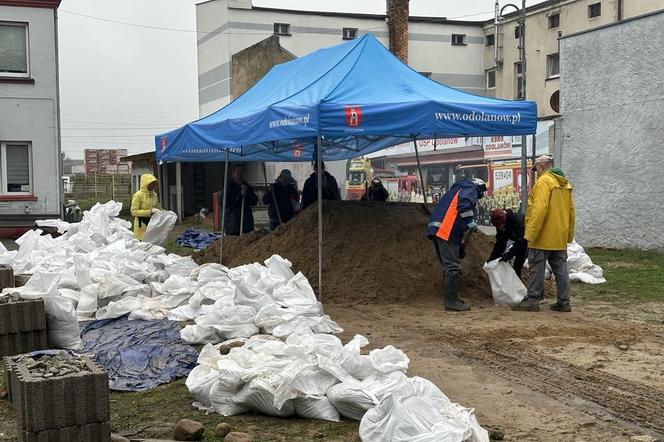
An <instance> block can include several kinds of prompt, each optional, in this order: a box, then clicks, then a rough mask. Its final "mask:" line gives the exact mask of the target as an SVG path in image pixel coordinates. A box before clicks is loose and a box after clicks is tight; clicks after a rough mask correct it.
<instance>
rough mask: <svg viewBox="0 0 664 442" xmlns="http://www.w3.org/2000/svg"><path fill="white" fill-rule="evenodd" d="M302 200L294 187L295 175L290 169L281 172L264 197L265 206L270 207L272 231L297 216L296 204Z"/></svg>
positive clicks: (268, 210) (268, 211) (269, 214)
mask: <svg viewBox="0 0 664 442" xmlns="http://www.w3.org/2000/svg"><path fill="white" fill-rule="evenodd" d="M299 200H300V194H299V193H298V192H297V187H296V186H295V185H294V181H293V175H292V174H291V171H290V170H288V169H284V170H282V171H281V173H280V174H279V176H278V177H277V179H276V180H275V182H274V183H273V184H270V187H269V189H268V191H267V192H265V194H264V195H263V204H266V205H267V206H268V209H267V213H268V216H269V217H270V231H272V230H274V229H276V228H277V226H278V225H280V224H281V223H287V222H288V221H290V220H291V219H293V216H294V215H295V208H294V206H295V204H294V203H296V202H298V201H299Z"/></svg>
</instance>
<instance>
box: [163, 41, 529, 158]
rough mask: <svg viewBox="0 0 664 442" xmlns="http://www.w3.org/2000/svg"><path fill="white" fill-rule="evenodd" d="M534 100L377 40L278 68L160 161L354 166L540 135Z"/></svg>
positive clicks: (182, 132)
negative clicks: (419, 60) (428, 145)
mask: <svg viewBox="0 0 664 442" xmlns="http://www.w3.org/2000/svg"><path fill="white" fill-rule="evenodd" d="M536 126H537V108H536V105H535V103H534V102H529V101H509V100H500V99H495V98H490V97H483V96H479V95H473V94H470V93H467V92H463V91H460V90H458V89H454V88H451V87H448V86H445V85H443V84H440V83H437V82H435V81H433V80H430V79H428V78H426V77H424V76H423V75H421V74H420V73H418V72H416V71H414V70H413V69H411V68H410V67H409V66H408V65H406V64H404V63H402V62H401V61H400V60H399V59H397V58H396V57H395V56H394V55H393V54H392V53H390V52H389V51H388V50H387V49H386V48H385V47H384V46H383V45H382V44H381V43H380V42H379V41H378V40H377V39H376V38H375V37H374V36H373V35H372V34H366V35H364V36H362V37H361V38H358V39H355V40H351V41H349V42H345V43H342V44H338V45H335V46H332V47H328V48H324V49H319V50H317V51H315V52H312V53H311V54H309V55H306V56H304V57H301V58H298V59H295V60H292V61H289V62H287V63H283V64H279V65H276V66H274V67H273V68H272V69H271V70H270V71H269V72H268V73H267V74H266V75H265V76H264V77H263V78H262V79H261V80H260V81H259V82H258V83H256V84H255V85H254V86H253V87H252V88H251V89H249V90H247V91H246V92H245V93H244V94H243V95H241V96H240V97H238V98H237V99H235V100H234V101H232V102H231V103H230V104H228V105H227V106H225V107H223V108H221V109H219V110H218V111H216V112H215V113H213V114H211V115H208V116H207V117H204V118H201V119H200V120H197V121H194V122H192V123H189V124H187V125H185V126H182V127H180V128H178V129H176V130H173V131H171V132H168V133H165V134H161V135H158V136H156V137H155V147H156V152H157V158H158V159H159V160H161V161H223V160H224V159H225V152H226V150H228V151H229V152H230V160H231V161H310V160H312V159H313V158H315V155H316V139H317V137H319V136H320V137H321V140H322V142H321V144H322V152H321V153H322V156H323V159H324V160H341V159H348V158H354V157H357V156H360V155H364V154H367V153H371V152H375V151H378V150H381V149H384V148H386V147H389V146H393V145H395V144H399V143H402V142H404V141H407V140H410V139H413V138H434V137H453V136H454V137H459V136H491V135H528V134H533V133H535V130H536Z"/></svg>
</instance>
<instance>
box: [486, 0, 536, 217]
mask: <svg viewBox="0 0 664 442" xmlns="http://www.w3.org/2000/svg"><path fill="white" fill-rule="evenodd" d="M508 7H512V8H514V9H515V10H516V11H517V12H518V13H519V18H517V20H516V22H517V24H518V26H519V63H520V70H521V78H522V80H521V89H520V90H519V89H518V85H519V80H518V79H517V98H516V99H517V100H525V99H526V0H522V1H521V8H519V7H518V6H516V5H515V4H513V3H509V4H507V5H505V6H503V7H502V8H501V9H500V14H499V19H502V18H503V17H504V16H503V11H504V10H505V8H508ZM494 44H497V42H494ZM527 204H528V146H527V142H526V135H522V136H521V213H526V206H527Z"/></svg>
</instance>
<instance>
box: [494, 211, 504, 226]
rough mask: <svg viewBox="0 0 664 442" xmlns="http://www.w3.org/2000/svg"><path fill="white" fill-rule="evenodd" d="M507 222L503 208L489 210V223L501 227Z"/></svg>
mask: <svg viewBox="0 0 664 442" xmlns="http://www.w3.org/2000/svg"><path fill="white" fill-rule="evenodd" d="M506 223H507V212H506V211H505V210H503V209H493V210H492V211H491V225H493V226H495V227H502V226H504V225H505V224H506Z"/></svg>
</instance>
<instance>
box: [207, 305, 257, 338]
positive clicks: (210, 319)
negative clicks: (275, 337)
mask: <svg viewBox="0 0 664 442" xmlns="http://www.w3.org/2000/svg"><path fill="white" fill-rule="evenodd" d="M255 315H256V310H254V309H253V307H249V306H245V305H237V306H232V307H222V308H215V309H214V310H212V311H210V313H208V314H206V315H203V316H200V317H198V318H196V320H195V322H196V324H198V325H202V326H208V327H212V328H214V329H216V330H217V331H219V332H221V334H222V336H223V337H224V340H226V339H232V338H249V337H251V336H253V335H256V334H258V332H259V331H260V330H259V328H258V327H257V326H256V324H255V323H254V316H255Z"/></svg>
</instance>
